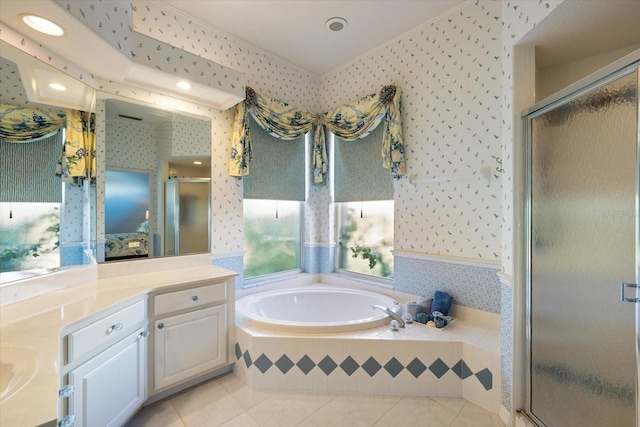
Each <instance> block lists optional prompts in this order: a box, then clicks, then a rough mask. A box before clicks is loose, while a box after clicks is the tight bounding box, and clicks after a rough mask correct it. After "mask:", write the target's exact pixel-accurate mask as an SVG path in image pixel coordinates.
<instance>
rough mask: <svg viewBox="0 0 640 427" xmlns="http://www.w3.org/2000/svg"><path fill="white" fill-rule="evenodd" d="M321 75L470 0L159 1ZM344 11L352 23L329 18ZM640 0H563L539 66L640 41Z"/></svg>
mask: <svg viewBox="0 0 640 427" xmlns="http://www.w3.org/2000/svg"><path fill="white" fill-rule="evenodd" d="M158 1H159V2H160V3H163V4H165V5H168V6H169V7H170V8H172V9H174V10H178V11H181V12H183V13H185V14H187V15H190V16H191V17H196V18H194V19H198V20H200V21H201V22H203V23H205V24H206V25H209V26H211V27H214V28H216V29H218V30H222V32H224V33H227V34H229V35H231V36H233V37H235V38H237V39H240V40H243V41H245V42H247V43H249V44H251V45H253V46H255V47H258V48H260V49H262V50H263V51H266V52H268V53H270V54H272V55H275V56H277V57H279V58H281V59H284V60H286V61H288V62H290V63H292V64H295V65H297V66H298V67H300V68H303V69H305V70H307V71H310V72H311V73H313V74H315V75H317V76H322V75H324V74H326V73H327V72H329V71H332V70H334V69H336V68H338V67H340V66H341V65H344V64H347V63H349V62H351V61H353V60H354V59H356V58H357V57H359V56H361V55H363V54H365V53H367V52H369V51H372V50H374V49H376V48H377V47H379V46H382V45H383V44H385V43H386V42H388V41H390V40H393V39H394V38H397V37H399V36H401V35H403V34H404V33H407V32H409V31H411V30H412V29H414V28H416V27H419V26H421V25H423V24H425V23H426V22H427V21H430V20H434V19H435V18H438V17H439V16H442V15H443V14H446V13H449V12H451V11H452V10H454V9H456V8H459V7H460V6H461V5H463V4H464V3H467V0H342V1H341V0H333V1H332V0H296V1H292V0H242V1H239V0H207V1H202V0H158ZM336 16H337V17H342V18H344V19H346V20H347V21H348V27H347V28H346V29H345V30H343V31H341V32H338V33H335V32H331V31H329V30H327V28H326V27H325V23H326V21H327V20H328V19H330V18H332V17H336ZM638 16H640V1H639V0H591V1H583V0H566V1H565V2H563V3H562V4H561V5H560V6H559V7H558V9H557V13H554V14H552V15H551V16H550V17H549V18H548V19H545V20H544V21H543V22H541V23H540V25H538V26H536V28H534V30H532V31H531V32H530V34H529V35H528V36H527V39H525V40H523V43H526V44H535V45H536V46H537V47H538V48H537V50H536V52H537V57H536V62H537V65H538V67H540V68H546V67H550V66H556V65H562V64H565V63H569V62H572V61H575V60H578V59H581V58H584V57H587V56H592V55H595V54H598V53H601V52H607V51H609V50H611V49H613V48H617V47H621V46H629V45H635V44H637V43H639V42H640V25H639V24H638V23H637V18H638Z"/></svg>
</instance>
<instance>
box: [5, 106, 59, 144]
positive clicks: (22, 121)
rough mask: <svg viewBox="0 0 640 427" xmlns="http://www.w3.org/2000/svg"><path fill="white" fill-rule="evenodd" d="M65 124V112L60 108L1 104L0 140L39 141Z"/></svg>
mask: <svg viewBox="0 0 640 427" xmlns="http://www.w3.org/2000/svg"><path fill="white" fill-rule="evenodd" d="M64 124H65V114H64V113H62V112H61V111H60V110H58V109H53V108H50V109H45V108H31V107H18V106H15V105H10V104H4V103H3V104H0V140H2V141H4V142H20V143H24V142H33V141H38V140H40V139H43V138H47V137H49V136H51V135H52V134H54V133H55V132H57V131H58V130H59V129H60V128H62V127H64Z"/></svg>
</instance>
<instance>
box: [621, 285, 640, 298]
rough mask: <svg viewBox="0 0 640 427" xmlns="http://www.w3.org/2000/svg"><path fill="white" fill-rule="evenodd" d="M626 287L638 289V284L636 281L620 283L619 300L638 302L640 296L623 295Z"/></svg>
mask: <svg viewBox="0 0 640 427" xmlns="http://www.w3.org/2000/svg"><path fill="white" fill-rule="evenodd" d="M626 288H632V289H638V288H640V284H638V283H620V301H624V302H635V303H639V302H640V298H627V297H625V295H624V291H625V289H626Z"/></svg>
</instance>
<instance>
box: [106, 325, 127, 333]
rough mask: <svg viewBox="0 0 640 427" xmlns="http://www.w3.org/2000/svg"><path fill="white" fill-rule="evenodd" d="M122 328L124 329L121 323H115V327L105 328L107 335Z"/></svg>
mask: <svg viewBox="0 0 640 427" xmlns="http://www.w3.org/2000/svg"><path fill="white" fill-rule="evenodd" d="M122 328H124V325H123V324H122V323H116V324H115V325H111V326H109V327H108V328H107V335H108V334H110V333H111V332H113V331H121V330H122Z"/></svg>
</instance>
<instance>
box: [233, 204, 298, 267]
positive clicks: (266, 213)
mask: <svg viewBox="0 0 640 427" xmlns="http://www.w3.org/2000/svg"><path fill="white" fill-rule="evenodd" d="M243 206H244V215H243V217H244V247H245V250H246V254H245V258H244V275H245V277H246V278H251V277H256V276H263V275H265V274H273V273H279V272H284V271H289V270H296V269H299V268H300V265H301V255H300V253H301V250H300V247H301V244H300V224H301V203H300V202H296V201H277V200H259V199H245V200H244V205H243Z"/></svg>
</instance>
